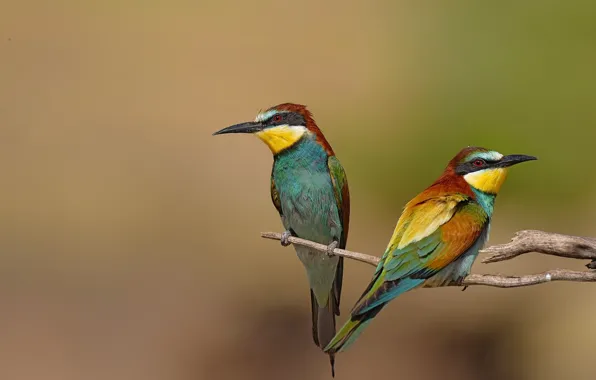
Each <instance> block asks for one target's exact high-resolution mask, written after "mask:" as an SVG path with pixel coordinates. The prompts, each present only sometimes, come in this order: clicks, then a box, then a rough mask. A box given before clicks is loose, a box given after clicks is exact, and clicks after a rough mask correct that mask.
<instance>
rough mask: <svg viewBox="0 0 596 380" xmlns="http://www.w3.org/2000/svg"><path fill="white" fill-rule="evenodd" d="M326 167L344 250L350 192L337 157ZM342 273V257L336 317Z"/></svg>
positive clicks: (337, 277)
mask: <svg viewBox="0 0 596 380" xmlns="http://www.w3.org/2000/svg"><path fill="white" fill-rule="evenodd" d="M327 166H328V168H329V175H330V177H331V183H332V184H333V192H334V195H335V203H336V205H337V211H338V212H339V220H340V221H341V237H340V241H339V248H345V247H346V244H347V241H348V230H349V228H350V191H349V190H348V178H347V177H346V172H345V171H344V168H343V166H341V164H340V162H339V160H338V159H337V157H335V156H330V157H329V158H328V159H327ZM343 272H344V259H343V257H340V258H339V261H338V263H337V269H336V272H335V280H334V282H333V299H334V312H335V314H337V315H339V301H340V299H341V287H342V279H343Z"/></svg>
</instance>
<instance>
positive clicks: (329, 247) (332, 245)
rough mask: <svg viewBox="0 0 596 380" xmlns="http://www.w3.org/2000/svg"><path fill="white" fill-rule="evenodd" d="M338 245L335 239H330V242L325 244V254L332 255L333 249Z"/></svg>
mask: <svg viewBox="0 0 596 380" xmlns="http://www.w3.org/2000/svg"><path fill="white" fill-rule="evenodd" d="M338 245H339V243H338V242H337V241H336V240H334V241H332V242H331V244H329V245H328V246H327V255H328V256H334V255H335V254H334V253H333V251H335V248H337V246H338Z"/></svg>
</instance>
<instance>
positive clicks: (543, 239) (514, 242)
mask: <svg viewBox="0 0 596 380" xmlns="http://www.w3.org/2000/svg"><path fill="white" fill-rule="evenodd" d="M261 237H262V238H265V239H271V240H281V239H282V234H280V233H276V232H262V233H261ZM288 241H289V242H290V243H292V244H295V245H300V246H303V247H308V248H312V249H314V250H317V251H319V252H321V254H328V253H329V251H328V246H326V245H324V244H319V243H315V242H313V241H310V240H305V239H300V238H298V237H295V236H290V237H289V238H288ZM530 252H537V253H541V254H544V255H553V256H559V257H565V258H570V259H580V260H592V262H590V263H589V264H587V265H586V266H587V267H588V268H590V269H596V239H595V238H589V237H580V236H571V235H562V234H556V233H549V232H544V231H536V230H524V231H519V232H517V233H516V234H515V235H514V236H513V238H512V239H511V241H510V242H509V243H506V244H499V245H494V246H491V247H488V248H485V249H483V250H481V251H480V253H484V254H487V255H488V256H487V257H485V258H484V259H483V260H482V262H483V263H486V264H488V263H496V262H499V261H504V260H510V259H513V258H515V257H517V256H519V255H523V254H526V253H530ZM333 254H334V255H337V256H342V257H345V258H348V259H352V260H356V261H360V262H362V263H366V264H369V265H373V266H377V265H378V264H379V261H380V259H379V258H378V257H376V256H371V255H367V254H364V253H359V252H352V251H348V250H345V249H340V248H335V249H334V250H333ZM551 281H574V282H596V271H590V270H588V271H573V270H567V269H552V270H549V271H546V272H543V273H536V274H529V275H523V276H502V275H493V274H470V275H468V276H467V277H466V278H464V279H463V281H462V282H461V283H458V284H452V285H453V286H471V285H485V286H493V287H497V288H516V287H520V286H529V285H538V284H543V283H547V282H551Z"/></svg>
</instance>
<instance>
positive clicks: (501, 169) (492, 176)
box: [447, 147, 537, 194]
mask: <svg viewBox="0 0 596 380" xmlns="http://www.w3.org/2000/svg"><path fill="white" fill-rule="evenodd" d="M531 160H537V158H536V157H534V156H526V155H523V154H511V155H508V156H504V155H502V154H501V153H499V152H496V151H494V150H488V149H484V148H479V147H468V148H465V149H463V150H462V151H461V152H459V153H458V154H457V156H455V157H454V158H453V159H452V160H451V162H450V163H449V166H448V167H447V170H448V171H451V172H452V173H454V174H455V175H458V176H461V177H463V179H464V180H465V181H466V182H467V183H468V184H469V185H470V186H472V187H473V188H475V189H477V190H480V191H482V192H484V193H488V194H497V193H498V192H499V189H500V188H501V185H502V184H503V182H504V181H505V178H506V177H507V170H508V168H509V167H510V166H512V165H515V164H519V163H521V162H525V161H531Z"/></svg>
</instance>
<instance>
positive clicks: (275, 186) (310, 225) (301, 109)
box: [214, 103, 350, 371]
mask: <svg viewBox="0 0 596 380" xmlns="http://www.w3.org/2000/svg"><path fill="white" fill-rule="evenodd" d="M224 133H252V134H255V135H256V136H257V137H259V138H260V139H261V140H262V141H263V142H265V144H267V145H268V146H269V148H270V149H271V152H272V153H273V157H274V161H273V170H272V172H271V199H272V201H273V204H274V205H275V208H276V209H277V211H278V212H279V215H280V216H281V220H282V223H283V225H284V228H285V229H286V231H285V232H284V234H283V237H282V242H281V243H282V245H284V246H286V245H288V244H289V242H288V238H289V236H297V237H300V238H303V239H308V240H312V241H315V242H317V243H321V244H325V245H328V247H329V248H328V252H329V253H331V252H332V251H333V249H334V248H336V247H339V248H345V246H346V241H347V238H348V228H349V222H350V195H349V192H348V182H347V178H346V173H345V172H344V169H343V167H342V166H341V164H340V163H339V160H338V159H337V157H335V153H334V152H333V149H332V148H331V146H330V145H329V143H328V142H327V140H326V139H325V136H323V133H322V132H321V130H320V129H319V127H318V126H317V124H316V123H315V120H314V119H313V117H312V114H311V113H310V112H309V111H308V110H307V109H306V107H305V106H303V105H299V104H291V103H285V104H280V105H277V106H275V107H272V108H270V109H268V110H266V111H264V112H261V113H259V114H258V115H257V118H256V120H255V121H251V122H247V123H242V124H237V125H233V126H231V127H228V128H224V129H222V130H220V131H218V132H216V133H214V134H215V135H218V134H224ZM295 249H296V253H297V255H298V258H299V259H300V260H301V261H302V264H304V267H305V268H306V274H307V277H308V282H309V285H310V298H311V309H312V337H313V340H314V342H315V344H316V345H317V346H319V347H321V348H323V347H325V346H326V345H327V344H328V343H329V342H330V341H331V339H332V338H333V336H334V335H335V316H336V315H339V301H340V296H341V286H342V276H343V258H341V257H337V256H332V255H324V254H323V255H322V254H320V253H319V252H317V251H313V250H311V249H309V248H306V247H301V246H296V247H295ZM329 359H330V362H331V367H332V371H333V366H334V354H333V353H330V354H329Z"/></svg>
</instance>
